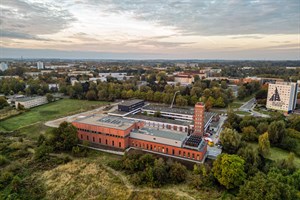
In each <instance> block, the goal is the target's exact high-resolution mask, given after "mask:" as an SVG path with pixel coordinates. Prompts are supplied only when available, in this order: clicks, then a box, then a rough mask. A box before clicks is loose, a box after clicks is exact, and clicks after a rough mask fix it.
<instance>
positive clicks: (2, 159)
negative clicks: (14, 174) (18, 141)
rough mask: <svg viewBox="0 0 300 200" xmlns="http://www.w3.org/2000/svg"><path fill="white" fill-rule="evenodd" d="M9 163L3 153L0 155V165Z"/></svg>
mask: <svg viewBox="0 0 300 200" xmlns="http://www.w3.org/2000/svg"><path fill="white" fill-rule="evenodd" d="M7 163H9V161H8V160H7V158H6V157H5V156H3V155H0V166H3V165H5V164H7Z"/></svg>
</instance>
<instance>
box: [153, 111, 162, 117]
mask: <svg viewBox="0 0 300 200" xmlns="http://www.w3.org/2000/svg"><path fill="white" fill-rule="evenodd" d="M153 116H154V117H161V113H160V112H159V111H156V112H155V113H154V115H153Z"/></svg>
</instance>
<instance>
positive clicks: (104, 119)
mask: <svg viewBox="0 0 300 200" xmlns="http://www.w3.org/2000/svg"><path fill="white" fill-rule="evenodd" d="M74 122H79V123H83V124H90V125H95V126H102V127H107V128H114V129H119V130H126V129H128V128H130V127H131V126H132V125H133V124H134V123H135V122H134V121H133V120H129V119H124V118H122V117H115V116H110V115H109V116H104V115H99V114H97V115H90V116H87V117H84V118H81V119H78V120H75V121H74Z"/></svg>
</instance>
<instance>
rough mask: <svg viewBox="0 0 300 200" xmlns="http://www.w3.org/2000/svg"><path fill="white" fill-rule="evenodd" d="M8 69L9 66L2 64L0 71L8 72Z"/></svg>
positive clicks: (0, 64)
mask: <svg viewBox="0 0 300 200" xmlns="http://www.w3.org/2000/svg"><path fill="white" fill-rule="evenodd" d="M7 69H8V65H7V64H6V63H5V62H1V63H0V71H3V72H4V71H6V70H7Z"/></svg>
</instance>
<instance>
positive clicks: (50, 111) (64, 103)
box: [0, 99, 106, 131]
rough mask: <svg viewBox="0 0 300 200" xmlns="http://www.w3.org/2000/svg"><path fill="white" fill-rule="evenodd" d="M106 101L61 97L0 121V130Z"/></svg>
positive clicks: (87, 108)
mask: <svg viewBox="0 0 300 200" xmlns="http://www.w3.org/2000/svg"><path fill="white" fill-rule="evenodd" d="M104 104H106V102H101V101H85V100H76V99H62V100H59V101H56V102H53V103H49V104H46V105H42V106H39V107H35V108H32V109H30V110H29V111H27V112H25V113H22V114H20V115H18V116H15V117H12V118H9V119H6V120H3V121H0V131H12V130H16V129H19V128H21V127H24V126H28V125H30V124H34V123H38V122H45V121H48V120H51V119H56V118H59V117H63V116H66V115H71V114H75V113H80V112H83V111H86V110H90V109H94V108H97V107H99V106H101V105H104Z"/></svg>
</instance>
